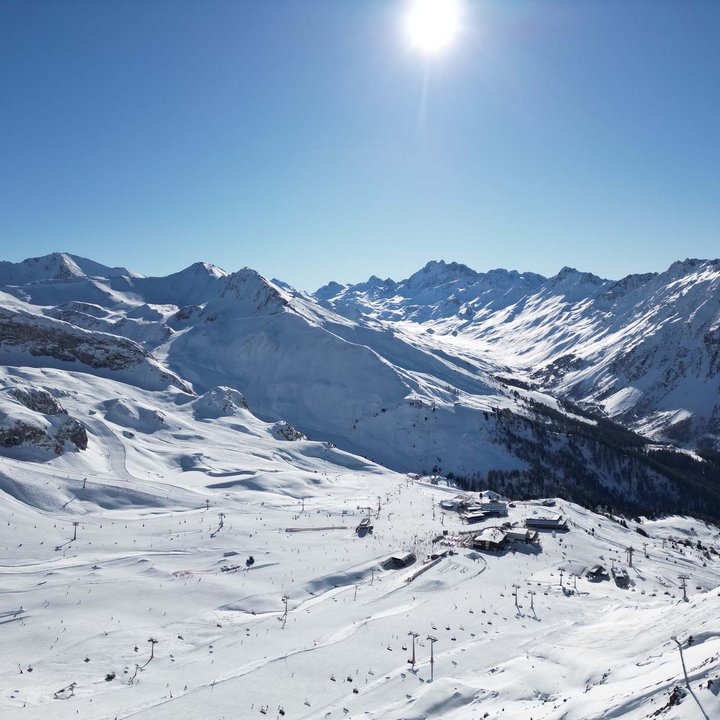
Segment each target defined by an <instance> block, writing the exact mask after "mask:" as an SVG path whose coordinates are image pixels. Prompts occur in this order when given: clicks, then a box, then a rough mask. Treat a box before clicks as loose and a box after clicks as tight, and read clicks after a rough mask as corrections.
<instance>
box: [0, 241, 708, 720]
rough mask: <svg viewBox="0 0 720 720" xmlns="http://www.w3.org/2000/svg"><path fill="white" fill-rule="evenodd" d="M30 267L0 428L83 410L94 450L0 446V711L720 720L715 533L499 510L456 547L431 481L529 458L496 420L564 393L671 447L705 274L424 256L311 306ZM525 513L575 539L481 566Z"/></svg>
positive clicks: (554, 505) (693, 411) (514, 550)
mask: <svg viewBox="0 0 720 720" xmlns="http://www.w3.org/2000/svg"><path fill="white" fill-rule="evenodd" d="M20 265H21V266H22V267H21V268H20V269H17V268H16V267H15V266H14V265H13V267H8V266H2V269H3V272H6V274H7V275H6V277H7V278H11V279H13V280H15V281H17V282H16V283H15V284H12V283H10V282H9V280H7V279H6V280H5V281H2V280H0V282H4V284H5V286H4V287H3V289H2V291H0V312H1V313H2V316H1V317H0V320H2V322H3V323H4V324H3V325H2V328H1V329H3V332H4V333H5V335H3V336H2V337H0V342H1V343H2V349H1V352H2V355H1V357H2V362H3V364H2V365H0V388H4V390H2V391H0V427H4V426H5V423H10V422H17V421H18V420H22V421H26V422H28V423H34V424H37V425H39V426H41V427H43V428H45V429H47V430H53V428H54V425H53V423H56V422H59V419H60V420H62V419H63V418H65V417H72V418H77V419H78V420H79V421H80V422H82V424H83V425H84V427H85V428H86V430H87V435H88V440H89V442H88V447H87V449H85V450H79V449H77V448H69V447H68V448H66V451H65V452H63V454H61V455H57V454H56V453H55V451H52V450H48V448H46V447H44V446H43V445H42V443H38V442H32V441H28V442H26V443H24V444H23V445H22V447H20V448H19V449H18V448H15V449H12V448H10V449H8V448H3V449H2V453H0V628H1V629H2V642H3V653H2V654H0V718H5V717H7V718H13V720H14V718H28V720H32V719H33V718H47V717H52V718H58V720H62V719H63V718H77V717H82V718H87V719H88V720H110V719H112V718H118V719H122V718H138V719H143V718H147V719H148V720H149V719H151V718H152V720H163V719H168V720H169V719H170V718H172V720H177V718H205V717H207V718H218V719H229V718H237V717H242V718H252V717H258V718H262V717H270V718H274V719H275V720H279V718H280V717H283V718H286V719H289V718H298V719H304V720H314V719H316V718H328V720H332V719H333V718H338V719H339V718H350V719H352V718H358V719H359V718H364V719H366V720H372V719H376V720H380V719H383V720H385V719H392V720H400V719H401V718H403V719H406V720H407V719H410V718H413V719H416V720H421V719H422V720H429V719H430V718H436V719H440V718H442V719H443V720H445V719H448V720H476V719H477V718H481V717H488V718H497V717H504V718H509V719H510V720H512V719H514V718H517V719H518V720H520V719H522V720H528V718H532V719H533V720H561V718H562V719H564V720H587V719H589V718H626V719H627V720H635V719H637V720H640V718H647V717H649V716H651V715H652V714H653V713H655V712H657V711H661V714H660V715H659V717H666V718H674V719H678V720H691V719H694V718H698V717H703V714H704V716H705V717H707V718H711V717H718V716H720V631H719V630H718V625H717V617H718V612H719V610H720V530H719V529H718V527H716V526H713V525H711V524H707V523H705V522H703V521H700V520H698V519H694V518H690V517H679V516H668V517H662V518H654V519H648V518H637V519H628V518H617V517H613V516H609V515H605V514H599V513H595V512H592V511H591V510H589V509H586V508H583V507H580V506H578V505H575V504H572V503H569V502H567V501H566V500H563V499H561V498H552V499H548V501H547V503H546V504H543V503H542V502H540V501H527V502H520V501H514V502H510V500H511V499H510V498H502V497H500V496H499V495H498V494H497V493H495V492H491V491H488V492H484V493H469V495H471V498H472V499H473V500H474V501H476V502H477V503H480V502H482V501H488V502H507V505H508V506H507V510H508V516H507V517H502V518H490V519H486V520H485V521H483V522H482V523H479V524H476V525H472V526H468V525H466V524H464V523H463V520H462V518H461V516H460V514H459V513H457V512H455V511H453V510H452V509H451V508H450V507H449V503H448V502H447V501H448V500H450V499H452V498H453V497H454V496H456V495H457V494H458V493H459V489H458V488H457V487H455V486H454V485H453V483H452V482H450V481H448V480H447V479H446V478H445V477H443V476H441V475H439V474H438V473H437V471H432V472H433V474H432V475H430V474H429V473H430V472H431V468H433V467H434V466H436V465H443V466H445V465H447V464H449V463H450V462H453V463H455V466H456V467H458V468H461V469H467V470H481V471H482V470H487V469H507V470H513V469H522V468H523V467H525V463H524V462H523V461H522V460H521V459H520V458H518V457H516V456H514V455H512V454H511V453H510V452H508V450H507V448H506V447H505V446H504V444H503V443H502V442H501V441H498V437H497V436H496V435H495V434H494V431H493V428H495V426H496V420H495V415H496V414H498V415H500V414H501V413H502V412H503V411H508V412H509V413H510V415H511V416H512V414H522V413H526V412H528V411H527V403H528V402H529V401H534V402H537V403H541V404H544V405H546V406H547V407H548V408H549V409H551V410H553V411H555V412H558V413H564V414H566V416H567V417H568V418H571V419H574V420H576V421H582V422H587V419H585V418H583V417H582V416H580V415H578V414H573V413H568V412H567V411H566V410H564V408H563V404H562V403H561V402H559V401H558V398H557V397H556V396H555V395H554V393H555V392H557V393H558V394H562V393H564V392H567V393H568V394H570V395H572V394H573V393H578V394H579V395H580V399H585V400H588V401H589V400H594V401H595V402H597V403H598V404H602V406H603V407H604V409H605V411H606V412H608V413H610V414H613V415H619V416H623V417H624V416H626V415H628V416H630V415H633V414H634V415H636V416H637V417H635V419H634V420H633V422H636V423H637V424H638V426H640V425H642V423H645V424H646V426H647V430H648V431H652V432H656V433H657V434H658V435H662V433H663V432H665V429H666V428H667V427H670V426H675V425H678V424H682V423H686V422H688V421H693V420H694V419H696V418H697V417H698V416H700V415H702V414H703V413H708V412H711V411H712V407H713V406H712V402H716V400H712V401H711V400H708V397H710V398H715V399H716V398H717V394H716V395H714V396H712V394H711V393H712V392H713V391H714V390H713V388H716V385H715V384H714V383H716V382H717V376H716V374H713V372H711V369H712V366H711V356H710V355H709V354H708V353H706V351H705V350H702V349H701V346H702V347H703V348H704V347H705V345H702V343H704V342H705V341H704V340H702V338H704V337H706V336H707V337H710V338H711V339H712V337H714V336H712V332H715V330H713V328H716V327H717V317H718V314H717V312H716V304H717V294H716V293H715V290H716V288H717V283H718V282H719V280H718V273H717V264H716V263H715V264H714V263H712V262H702V261H687V262H686V263H680V264H678V265H674V266H673V267H672V268H671V269H670V270H669V271H668V272H667V273H665V274H661V275H658V276H655V275H648V276H641V277H640V276H636V277H632V278H626V279H625V280H624V281H620V282H619V283H613V282H612V281H606V280H602V279H600V278H596V277H594V276H590V275H588V274H584V273H579V272H578V271H576V270H572V269H564V270H563V271H561V272H560V273H559V274H558V275H557V276H556V277H555V278H550V279H545V278H542V277H540V276H536V275H533V274H531V273H523V274H520V273H513V272H508V271H500V270H498V271H491V272H490V273H485V274H482V273H476V272H475V271H473V270H471V269H470V268H467V267H466V266H462V265H459V264H455V263H430V264H429V265H428V266H426V268H424V269H423V270H421V271H420V272H419V273H416V274H415V275H414V276H412V278H409V279H408V280H407V281H403V282H400V283H395V282H394V281H391V280H380V279H379V278H371V280H370V281H369V282H368V283H366V284H364V285H363V286H361V287H360V286H346V285H340V284H338V283H334V284H333V283H331V284H329V285H328V286H326V287H325V288H324V289H323V291H322V293H320V299H319V300H317V299H314V298H313V297H311V296H309V295H306V294H303V293H298V292H296V291H293V290H292V288H289V287H288V286H286V285H284V284H282V283H279V282H271V281H269V280H266V279H265V278H263V277H262V276H260V275H258V274H257V273H255V272H254V271H252V270H248V269H243V270H241V271H238V272H237V273H232V274H229V273H226V272H224V271H222V270H220V269H219V268H216V267H215V266H212V265H209V264H207V263H197V264H195V265H193V266H191V267H190V268H188V269H186V270H184V271H181V272H180V273H177V274H176V275H174V276H170V277H169V278H143V277H141V276H137V275H134V274H131V273H128V272H118V273H116V272H115V270H117V269H109V268H104V267H103V266H98V265H97V264H92V263H91V261H83V260H82V259H81V258H74V257H70V256H64V255H62V256H59V257H55V256H51V257H50V260H47V261H42V262H36V263H29V262H28V263H26V264H20ZM120 270H123V269H120ZM610 296H612V297H610ZM700 298H703V300H704V301H705V303H704V304H701V303H700V302H699V299H700ZM61 313H62V314H61ZM64 313H68V314H64ZM63 318H67V319H63ZM18 328H20V330H18ZM427 330H433V332H432V333H428V332H426V331H427ZM18 333H20V335H18ZM23 333H24V334H23ZM454 333H456V334H454ZM708 333H709V335H708ZM46 335H47V336H46ZM20 336H22V342H20V341H18V339H17V338H18V337H20ZM8 338H9V339H8ZM48 338H50V340H52V342H51V341H50V340H48ZM56 340H57V342H55V341H56ZM675 341H677V342H675ZM73 343H80V344H81V345H82V349H83V352H82V353H79V352H77V353H76V354H75V355H74V356H68V355H66V354H65V353H67V352H69V350H68V348H72V347H75V345H73ZM710 345H711V344H710ZM56 346H59V347H60V348H61V350H62V353H59V354H60V357H55V356H53V355H51V354H48V353H50V351H51V350H52V351H53V352H55V351H56V350H57V347H56ZM681 351H682V352H684V353H685V354H684V355H682V352H681ZM568 354H571V355H573V356H574V357H577V358H578V361H577V362H574V361H568V363H566V364H563V363H562V362H559V360H560V358H562V357H563V356H564V355H568ZM681 356H682V357H681ZM621 358H626V359H627V358H630V359H629V360H626V362H625V363H624V364H623V363H621V362H620V360H621ZM680 360H682V362H683V363H684V365H683V368H684V372H683V373H679V374H678V376H674V375H673V376H670V375H667V374H665V375H663V374H664V373H667V372H668V368H671V367H675V366H676V361H678V362H679V361H680ZM553 363H554V365H553ZM551 366H552V368H551ZM641 367H644V368H646V369H647V371H646V372H644V373H640V372H639V368H641ZM538 371H542V372H545V373H546V375H547V377H548V378H550V379H548V380H547V381H543V382H541V378H540V376H539V375H538V374H537V372H538ZM661 376H662V377H664V378H665V380H666V381H667V382H665V386H664V388H663V389H660V387H659V384H658V383H659V378H660V377H661ZM503 378H505V379H504V380H503ZM631 378H632V379H631ZM506 381H507V382H506ZM512 383H515V384H512ZM18 387H19V388H25V389H31V390H28V391H27V392H26V393H25V394H22V393H21V395H22V397H23V398H25V400H26V401H27V402H28V403H30V404H31V405H33V404H34V403H35V404H36V405H35V408H36V409H33V408H32V407H28V406H27V404H23V403H21V402H19V401H18V399H17V394H13V393H11V392H9V391H8V389H12V388H18ZM550 391H552V393H553V394H549V392H550ZM50 400H55V401H57V403H59V404H60V405H61V406H62V409H63V410H64V411H66V412H67V416H66V415H65V414H64V413H63V412H58V413H56V414H52V413H54V412H55V410H54V409H53V408H54V404H53V403H52V402H50ZM645 403H647V405H644V404H645ZM651 426H652V427H651ZM66 445H67V443H66ZM688 452H690V451H688ZM693 457H699V456H696V455H693ZM388 466H391V467H392V468H393V469H389V467H388ZM398 470H402V471H412V473H413V474H412V475H409V474H402V473H400V472H398ZM423 470H424V471H425V473H423V472H421V471H423ZM415 473H417V474H415ZM548 506H551V507H550V508H548ZM539 515H543V516H546V515H554V516H557V515H562V517H563V518H564V519H565V520H566V521H567V523H568V531H567V532H559V531H557V532H554V531H540V533H539V544H534V543H531V544H525V543H518V542H515V543H513V544H512V545H511V547H510V548H509V549H507V550H506V551H502V552H484V551H480V550H474V549H472V548H471V547H470V545H471V543H472V538H473V537H474V536H476V535H482V534H487V535H489V536H499V535H500V534H501V533H502V532H503V527H502V526H503V524H504V523H509V524H510V525H512V526H514V527H516V528H522V527H523V526H524V523H525V521H526V520H527V519H528V518H531V517H537V516H539ZM367 517H370V518H371V521H372V525H373V530H372V532H357V531H356V528H357V525H358V523H359V522H360V520H362V519H363V518H367ZM75 523H77V526H75ZM75 533H77V535H76V537H75ZM628 547H632V548H633V549H634V554H633V556H632V562H630V555H629V553H628V552H627V549H628ZM408 552H412V553H414V555H415V556H416V558H417V560H416V562H415V563H413V564H412V565H410V566H409V567H404V568H397V569H393V568H391V567H390V566H389V565H388V564H387V563H386V561H387V560H388V559H389V558H390V557H392V556H395V555H398V554H404V553H408ZM433 556H434V558H433ZM597 564H602V565H604V566H605V567H606V568H608V570H613V569H614V570H616V571H621V570H624V571H626V572H627V573H628V577H629V586H628V587H626V588H623V587H621V586H620V585H621V584H622V583H620V584H618V583H617V582H615V578H614V576H612V574H611V577H610V578H609V579H607V580H601V581H598V582H591V581H590V580H589V579H587V578H586V577H585V573H586V570H587V569H589V568H591V567H592V566H594V565H597ZM682 575H687V576H689V580H688V582H687V595H688V599H687V601H686V600H685V599H684V598H683V591H682V589H681V587H680V583H681V580H680V577H679V576H682ZM513 593H515V594H513ZM286 609H287V611H286ZM411 632H416V633H418V637H417V641H416V646H415V651H416V662H415V664H414V666H413V665H412V664H411V663H410V662H409V658H410V657H411V653H412V639H411V637H410V636H409V633H411ZM429 636H432V637H435V638H437V641H436V642H435V645H434V647H433V650H432V651H433V656H434V664H433V665H432V666H431V665H430V662H429V660H430V652H431V647H430V640H429ZM151 638H152V639H153V640H154V641H157V642H156V643H155V642H153V643H150V642H149V641H150V639H151ZM673 638H677V639H678V641H679V642H680V644H681V647H682V658H683V660H684V663H685V667H686V668H687V672H688V678H689V689H688V688H687V687H686V684H685V679H684V677H683V666H682V663H681V657H680V650H679V648H678V645H677V644H676V642H675V640H674V639H673ZM678 687H680V688H685V689H686V690H687V692H686V694H685V695H684V697H680V696H681V695H682V692H681V691H679V690H677V688H678ZM671 697H672V698H674V699H678V698H679V703H678V704H674V705H672V706H670V705H668V703H669V701H670V699H671ZM673 701H674V700H673ZM663 707H666V709H665V710H662V708H663ZM281 711H282V712H281Z"/></svg>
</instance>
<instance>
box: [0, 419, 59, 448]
mask: <svg viewBox="0 0 720 720" xmlns="http://www.w3.org/2000/svg"><path fill="white" fill-rule="evenodd" d="M3 426H4V427H3ZM46 440H47V434H46V432H45V430H44V429H43V428H42V427H39V426H38V425H33V424H32V423H28V422H25V421H23V420H16V421H15V422H14V423H12V424H7V423H2V424H0V447H4V448H14V447H18V446H20V445H25V444H27V445H42V444H43V443H44V442H45V441H46Z"/></svg>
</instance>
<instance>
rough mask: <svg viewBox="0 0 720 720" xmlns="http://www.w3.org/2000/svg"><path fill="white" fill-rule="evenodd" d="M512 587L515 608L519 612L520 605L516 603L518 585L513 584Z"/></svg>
mask: <svg viewBox="0 0 720 720" xmlns="http://www.w3.org/2000/svg"><path fill="white" fill-rule="evenodd" d="M513 587H514V588H515V592H514V593H513V597H514V598H515V609H516V610H517V611H518V612H519V611H520V605H518V590H519V589H520V586H519V585H517V584H515V585H513Z"/></svg>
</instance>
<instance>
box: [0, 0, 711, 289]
mask: <svg viewBox="0 0 720 720" xmlns="http://www.w3.org/2000/svg"><path fill="white" fill-rule="evenodd" d="M410 2H411V0H202V2H201V1H200V0H196V1H194V2H191V1H190V0H142V2H138V1H135V0H102V2H98V1H93V0H84V1H79V0H44V1H42V0H0V259H4V260H12V261H18V260H21V259H23V258H26V257H30V256H37V255H43V254H46V253H49V252H53V251H62V252H71V253H75V254H78V255H82V256H85V257H89V258H92V259H94V260H97V261H99V262H103V263H105V264H108V265H125V266H128V267H130V268H132V269H134V270H137V271H138V272H141V273H143V274H146V275H163V274H167V273H170V272H175V271H177V270H179V269H181V268H183V267H185V266H187V265H190V264H191V263H193V262H195V261H198V260H203V261H207V262H212V263H215V264H217V265H219V266H221V267H223V268H225V269H226V270H228V271H233V270H237V269H239V268H240V267H243V266H249V267H253V268H255V269H257V270H258V271H260V272H261V273H263V274H264V275H266V276H268V277H276V278H280V279H282V280H284V281H286V282H289V283H290V284H292V285H294V286H296V287H298V288H302V289H306V290H314V289H315V288H317V287H318V286H320V285H322V284H324V283H326V282H328V281H330V280H336V281H340V282H357V281H361V280H364V279H367V277H368V276H370V275H372V274H375V275H379V276H381V277H393V278H395V279H401V278H404V277H407V276H408V275H410V274H411V273H412V272H414V271H415V270H417V269H419V268H420V267H422V266H423V265H424V264H425V263H426V262H427V261H428V260H431V259H444V260H447V261H452V260H455V261H458V262H463V263H465V264H467V265H470V266H471V267H473V268H475V269H476V270H481V271H482V270H488V269H492V268H496V267H506V268H510V269H517V270H521V271H524V270H531V271H534V272H539V273H542V274H545V275H552V274H554V273H556V272H557V271H558V270H559V269H560V268H561V267H563V266H565V265H570V266H573V267H577V268H578V269H581V270H587V271H591V272H594V273H596V274H598V275H601V276H605V277H611V278H618V277H621V276H624V275H626V274H629V273H632V272H645V271H659V270H662V269H665V268H666V267H668V266H669V265H670V264H671V263H672V262H673V261H674V260H677V259H681V258H685V257H712V258H715V257H718V256H720V42H719V41H718V38H719V37H720V2H717V0H684V1H683V2H679V1H677V0H622V1H621V0H573V1H572V2H568V1H566V0H562V1H560V0H557V1H555V0H544V1H542V0H537V1H533V2H529V1H526V0H461V3H462V17H461V27H460V32H459V34H458V36H457V37H456V38H455V42H454V43H453V44H452V45H451V46H450V47H448V48H446V49H445V51H444V52H442V53H438V54H436V55H434V56H432V57H429V56H427V55H425V54H423V53H422V52H419V51H418V49H417V48H416V47H413V46H412V45H411V43H410V42H409V41H408V38H407V34H406V33H405V32H404V28H405V19H406V17H407V13H408V11H409V4H410Z"/></svg>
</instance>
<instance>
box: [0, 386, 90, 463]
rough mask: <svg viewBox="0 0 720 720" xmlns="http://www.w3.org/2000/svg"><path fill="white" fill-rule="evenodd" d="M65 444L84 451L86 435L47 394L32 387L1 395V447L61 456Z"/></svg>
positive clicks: (11, 390)
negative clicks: (37, 450)
mask: <svg viewBox="0 0 720 720" xmlns="http://www.w3.org/2000/svg"><path fill="white" fill-rule="evenodd" d="M68 443H70V444H71V445H74V446H75V448H76V449H77V450H85V449H86V448H87V446H88V435H87V431H86V430H85V427H84V425H83V424H82V423H81V422H80V421H79V420H77V419H75V418H74V417H71V416H70V415H69V414H68V413H67V411H66V410H65V408H63V406H62V405H60V403H59V402H58V401H57V400H56V399H55V398H54V397H53V395H52V394H51V393H50V392H48V391H47V390H45V389H44V388H39V387H34V386H32V385H17V386H14V387H10V388H6V389H5V390H2V391H0V447H2V448H8V449H10V448H22V447H25V448H28V449H32V448H37V449H39V450H44V451H47V450H51V451H52V452H54V453H55V454H56V455H62V454H63V453H64V452H65V450H66V449H68Z"/></svg>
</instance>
